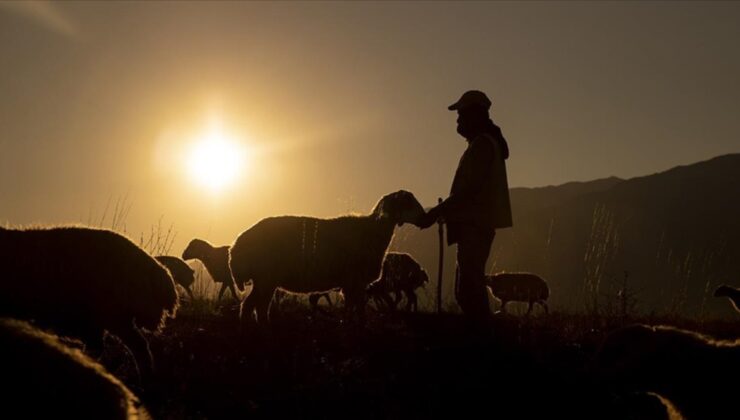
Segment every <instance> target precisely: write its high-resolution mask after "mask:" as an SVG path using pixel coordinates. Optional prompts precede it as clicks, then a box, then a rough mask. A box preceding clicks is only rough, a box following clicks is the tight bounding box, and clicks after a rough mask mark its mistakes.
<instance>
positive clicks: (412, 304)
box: [406, 290, 419, 312]
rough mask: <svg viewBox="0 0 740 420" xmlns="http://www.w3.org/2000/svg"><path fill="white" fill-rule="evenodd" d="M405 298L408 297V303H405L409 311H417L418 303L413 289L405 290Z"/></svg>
mask: <svg viewBox="0 0 740 420" xmlns="http://www.w3.org/2000/svg"><path fill="white" fill-rule="evenodd" d="M406 298H407V299H408V301H409V302H408V304H407V305H406V306H407V307H408V310H410V311H414V312H416V311H418V309H419V303H418V301H417V299H416V293H414V291H413V290H412V291H410V292H406Z"/></svg>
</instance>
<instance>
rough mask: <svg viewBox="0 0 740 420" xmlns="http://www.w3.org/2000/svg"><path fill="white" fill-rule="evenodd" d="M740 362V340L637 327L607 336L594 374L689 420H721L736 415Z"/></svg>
mask: <svg viewBox="0 0 740 420" xmlns="http://www.w3.org/2000/svg"><path fill="white" fill-rule="evenodd" d="M739 361H740V340H735V341H722V340H715V339H713V338H711V337H708V336H705V335H702V334H698V333H695V332H691V331H685V330H680V329H677V328H674V327H667V326H648V325H633V326H629V327H624V328H621V329H618V330H616V331H613V332H612V333H610V334H609V335H608V336H607V338H606V339H605V340H604V343H603V344H602V346H601V348H600V349H599V351H598V353H597V355H596V358H595V359H594V364H593V366H592V368H593V373H595V374H598V375H599V377H600V378H601V379H602V380H604V381H605V382H606V383H608V384H611V385H613V386H617V387H619V388H621V389H622V390H623V391H627V392H635V391H637V392H647V393H654V394H656V395H658V396H660V397H661V399H662V400H664V401H666V400H667V402H670V404H666V405H667V406H669V407H670V406H671V405H672V406H673V407H675V409H677V410H678V411H679V412H680V414H681V415H683V416H684V417H685V418H686V419H720V418H727V416H728V415H730V413H734V412H736V410H737V402H736V398H737V396H738V386H737V383H736V382H735V381H736V378H738V377H740V363H739Z"/></svg>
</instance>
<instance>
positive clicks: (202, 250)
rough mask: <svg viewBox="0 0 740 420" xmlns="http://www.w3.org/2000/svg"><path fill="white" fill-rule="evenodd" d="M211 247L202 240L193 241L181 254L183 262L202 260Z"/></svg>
mask: <svg viewBox="0 0 740 420" xmlns="http://www.w3.org/2000/svg"><path fill="white" fill-rule="evenodd" d="M211 249H213V246H212V245H211V244H209V243H208V242H206V241H204V240H202V239H193V240H192V241H190V243H189V244H188V246H187V248H185V251H183V253H182V259H183V260H194V259H199V260H200V259H203V257H204V256H205V255H206V254H207V253H208V251H209V250H211Z"/></svg>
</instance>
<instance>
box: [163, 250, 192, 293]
mask: <svg viewBox="0 0 740 420" xmlns="http://www.w3.org/2000/svg"><path fill="white" fill-rule="evenodd" d="M154 258H155V259H156V260H157V261H159V263H160V264H162V265H163V266H165V267H167V269H168V270H169V271H170V274H171V275H172V278H173V279H174V280H175V283H177V284H179V285H180V286H182V288H183V289H185V291H186V292H188V295H189V296H190V300H193V299H194V296H193V290H192V289H191V288H190V287H191V286H192V285H193V283H194V282H195V271H194V270H193V269H192V268H190V266H189V265H188V264H187V263H186V262H185V261H183V260H181V259H180V258H177V257H172V256H169V255H160V256H158V257H154Z"/></svg>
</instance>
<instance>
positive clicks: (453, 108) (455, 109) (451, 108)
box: [447, 102, 460, 111]
mask: <svg viewBox="0 0 740 420" xmlns="http://www.w3.org/2000/svg"><path fill="white" fill-rule="evenodd" d="M447 109H449V110H450V111H457V110H458V109H460V103H459V102H455V103H454V104H452V105H450V106H448V107H447Z"/></svg>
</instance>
